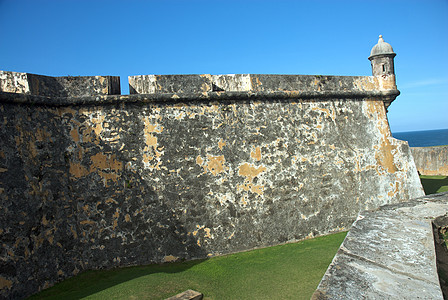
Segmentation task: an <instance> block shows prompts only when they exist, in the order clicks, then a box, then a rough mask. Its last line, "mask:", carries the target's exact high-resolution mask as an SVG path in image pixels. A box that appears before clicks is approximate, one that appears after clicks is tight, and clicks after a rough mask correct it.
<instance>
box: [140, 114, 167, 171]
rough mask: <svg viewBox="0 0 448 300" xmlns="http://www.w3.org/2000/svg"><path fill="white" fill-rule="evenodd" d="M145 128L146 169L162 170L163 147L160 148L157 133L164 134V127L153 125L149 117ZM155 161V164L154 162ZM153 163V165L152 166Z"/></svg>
mask: <svg viewBox="0 0 448 300" xmlns="http://www.w3.org/2000/svg"><path fill="white" fill-rule="evenodd" d="M144 124H145V127H144V129H143V134H144V136H145V144H146V145H145V148H144V149H143V151H144V152H145V153H143V162H144V164H145V166H146V167H149V168H150V169H157V170H160V165H161V164H162V161H161V160H160V157H161V156H162V150H163V147H159V144H158V139H157V136H155V134H156V133H161V132H163V126H160V125H159V124H151V122H150V120H149V118H148V117H146V118H145V119H144ZM153 160H154V162H152V161H153ZM151 163H152V164H151Z"/></svg>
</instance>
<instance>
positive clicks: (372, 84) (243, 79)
mask: <svg viewBox="0 0 448 300" xmlns="http://www.w3.org/2000/svg"><path fill="white" fill-rule="evenodd" d="M129 88H130V93H131V94H174V95H177V96H179V97H181V96H180V95H183V94H204V95H206V94H210V93H213V92H231V93H232V92H247V93H250V94H257V93H260V94H275V93H277V94H279V95H281V93H285V94H289V95H293V97H294V95H295V98H298V97H303V96H305V95H309V94H314V95H316V96H317V97H318V96H321V95H331V96H333V97H337V96H340V97H344V96H345V95H350V94H352V95H359V94H363V95H364V96H366V95H367V94H369V92H371V93H372V96H377V97H378V96H380V94H381V97H382V98H383V101H384V103H385V104H386V105H387V106H388V105H390V103H391V102H392V101H393V100H394V99H395V98H396V97H397V96H398V95H399V94H400V93H399V91H398V90H397V87H396V85H395V75H384V76H321V75H269V74H228V75H210V74H202V75H140V76H130V77H129Z"/></svg>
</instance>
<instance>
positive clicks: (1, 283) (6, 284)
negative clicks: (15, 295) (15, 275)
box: [0, 276, 12, 290]
mask: <svg viewBox="0 0 448 300" xmlns="http://www.w3.org/2000/svg"><path fill="white" fill-rule="evenodd" d="M11 287H12V281H11V280H8V279H6V278H5V277H3V276H0V290H3V289H4V288H7V289H11Z"/></svg>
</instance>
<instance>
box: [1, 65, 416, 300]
mask: <svg viewBox="0 0 448 300" xmlns="http://www.w3.org/2000/svg"><path fill="white" fill-rule="evenodd" d="M383 69H384V68H383ZM374 75H375V76H308V75H252V74H241V75H208V74H207V75H161V76H156V75H147V76H133V77H130V78H129V83H130V90H131V95H117V94H118V91H119V87H118V86H117V85H118V84H119V80H118V79H117V78H116V77H110V76H95V77H58V78H54V77H47V76H40V75H32V74H24V73H13V72H0V88H1V91H0V122H1V127H0V141H1V142H0V199H1V204H0V211H1V213H0V237H1V242H2V251H1V253H0V256H1V261H0V270H1V274H0V288H1V293H0V295H1V296H2V297H6V298H22V297H25V296H27V295H30V294H32V293H34V292H36V291H39V290H41V289H43V288H46V287H49V286H51V285H52V284H54V283H55V282H57V281H60V280H63V279H65V278H68V277H71V276H74V275H76V274H77V273H79V272H81V271H84V270H89V269H98V268H111V267H116V266H128V265H138V264H149V263H159V262H169V261H175V260H183V259H187V260H188V259H196V258H206V257H209V256H214V255H221V254H225V253H232V252H238V251H244V250H248V249H253V248H258V247H265V246H271V245H276V244H281V243H286V242H292V241H296V240H300V239H304V238H308V237H313V236H317V235H323V234H327V233H330V232H335V231H339V230H346V229H348V228H349V227H350V226H351V224H352V222H353V221H354V220H355V219H356V217H357V215H358V213H359V211H361V210H365V209H374V208H377V207H379V206H380V205H383V204H392V203H398V202H403V201H406V200H408V199H410V198H415V197H418V196H422V195H423V189H422V187H421V184H420V181H419V178H418V174H417V170H416V167H415V164H414V162H413V159H412V155H411V152H410V149H409V146H408V145H407V143H406V142H403V141H399V140H396V139H394V138H393V137H392V136H391V133H390V129H389V124H388V121H387V116H386V107H387V106H388V105H390V103H391V102H392V101H393V100H394V99H395V97H396V96H397V95H398V94H399V92H398V90H397V89H396V86H395V76H394V75H393V74H389V73H387V74H379V75H378V74H374Z"/></svg>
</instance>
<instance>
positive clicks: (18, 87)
mask: <svg viewBox="0 0 448 300" xmlns="http://www.w3.org/2000/svg"><path fill="white" fill-rule="evenodd" d="M0 91H1V92H9V93H20V94H31V95H37V96H45V97H84V96H98V95H120V94H121V90H120V77H118V76H62V77H51V76H44V75H36V74H30V73H17V72H7V71H0Z"/></svg>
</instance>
